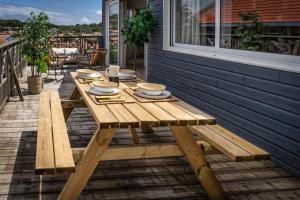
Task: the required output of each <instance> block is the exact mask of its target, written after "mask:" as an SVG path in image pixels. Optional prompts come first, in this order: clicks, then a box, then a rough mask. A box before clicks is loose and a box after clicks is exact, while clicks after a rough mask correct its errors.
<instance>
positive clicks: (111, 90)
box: [93, 87, 119, 93]
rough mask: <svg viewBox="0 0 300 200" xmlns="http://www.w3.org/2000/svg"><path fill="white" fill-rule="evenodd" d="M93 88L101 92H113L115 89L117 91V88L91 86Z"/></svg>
mask: <svg viewBox="0 0 300 200" xmlns="http://www.w3.org/2000/svg"><path fill="white" fill-rule="evenodd" d="M93 90H95V91H98V92H101V93H114V92H116V91H119V89H118V88H104V87H103V88H102V87H93Z"/></svg>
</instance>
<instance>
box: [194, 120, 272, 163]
mask: <svg viewBox="0 0 300 200" xmlns="http://www.w3.org/2000/svg"><path fill="white" fill-rule="evenodd" d="M191 128H192V130H194V131H195V132H196V133H197V134H198V135H199V136H201V137H202V138H203V139H204V140H206V141H207V142H208V143H210V144H212V145H213V146H214V147H215V148H216V149H218V150H219V151H221V152H222V153H224V154H225V155H227V156H228V157H229V158H230V159H231V160H234V161H251V160H266V159H270V154H269V153H267V152H266V151H264V150H262V149H260V148H258V147H256V146H255V145H253V144H251V143H250V142H247V141H246V140H244V139H242V138H240V137H239V136H237V135H235V134H234V133H231V132H230V131H228V130H226V129H224V128H223V127H221V126H219V125H206V126H193V127H191Z"/></svg>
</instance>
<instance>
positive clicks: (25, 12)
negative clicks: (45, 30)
mask: <svg viewBox="0 0 300 200" xmlns="http://www.w3.org/2000/svg"><path fill="white" fill-rule="evenodd" d="M31 11H33V12H35V13H39V12H41V11H44V12H46V14H47V15H48V16H49V20H50V22H51V23H54V24H57V25H73V24H90V23H100V22H101V21H102V0H0V19H19V20H21V21H24V20H25V19H27V18H28V16H29V14H30V12H31Z"/></svg>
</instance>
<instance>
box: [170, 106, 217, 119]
mask: <svg viewBox="0 0 300 200" xmlns="http://www.w3.org/2000/svg"><path fill="white" fill-rule="evenodd" d="M172 104H173V105H175V106H177V107H178V108H180V109H182V110H183V111H184V112H186V113H188V114H189V115H191V116H193V117H194V118H196V119H197V120H198V124H199V125H203V124H216V119H215V118H214V117H212V116H210V115H208V114H206V113H205V112H202V111H201V110H199V109H197V108H195V107H193V106H191V105H189V104H187V103H185V102H183V101H177V102H172Z"/></svg>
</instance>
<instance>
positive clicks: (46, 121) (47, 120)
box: [35, 92, 55, 174]
mask: <svg viewBox="0 0 300 200" xmlns="http://www.w3.org/2000/svg"><path fill="white" fill-rule="evenodd" d="M35 170H36V173H38V174H39V173H44V172H48V173H53V172H55V160H54V150H53V138H52V115H51V110H50V93H49V92H42V93H41V95H40V109H39V126H38V133H37V146H36V163H35Z"/></svg>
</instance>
